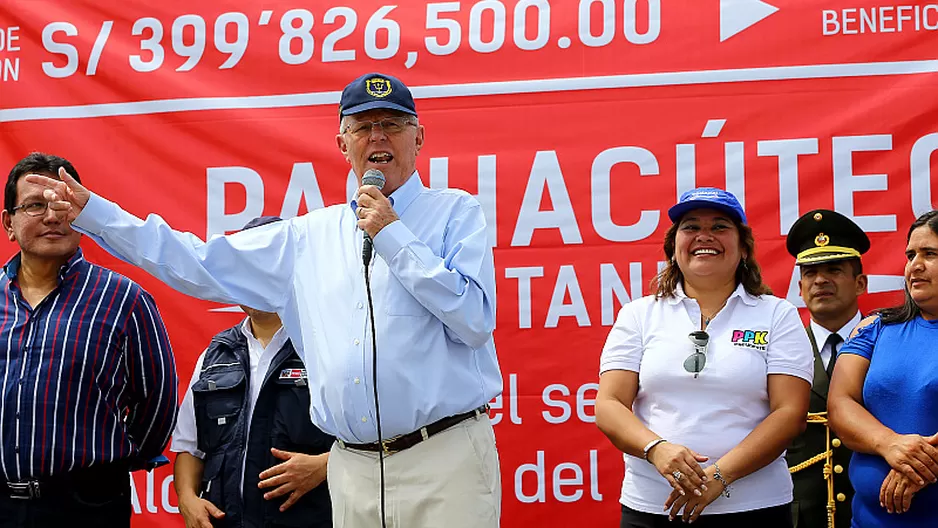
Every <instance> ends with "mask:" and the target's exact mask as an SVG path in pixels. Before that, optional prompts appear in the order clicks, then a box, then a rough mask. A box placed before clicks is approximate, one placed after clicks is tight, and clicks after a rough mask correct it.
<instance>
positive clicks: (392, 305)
mask: <svg viewBox="0 0 938 528" xmlns="http://www.w3.org/2000/svg"><path fill="white" fill-rule="evenodd" d="M384 311H385V313H387V314H388V315H402V316H408V317H419V316H425V315H430V312H429V311H428V310H427V309H426V308H424V306H423V305H422V304H420V301H418V300H417V299H416V298H415V297H414V296H413V295H411V294H410V292H409V291H407V288H405V287H404V285H403V284H401V282H400V281H399V280H397V277H395V276H394V275H393V274H390V273H389V274H388V283H387V288H385V293H384Z"/></svg>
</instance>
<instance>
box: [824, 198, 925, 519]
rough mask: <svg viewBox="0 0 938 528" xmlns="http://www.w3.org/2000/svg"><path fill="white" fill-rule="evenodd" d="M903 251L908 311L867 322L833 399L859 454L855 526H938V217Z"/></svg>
mask: <svg viewBox="0 0 938 528" xmlns="http://www.w3.org/2000/svg"><path fill="white" fill-rule="evenodd" d="M905 253H906V264H905V303H904V304H903V305H901V306H898V307H895V308H889V309H886V310H882V311H880V312H879V313H878V314H877V315H874V316H873V317H869V318H867V319H866V320H865V321H863V322H862V323H860V325H859V326H858V327H857V330H855V331H854V336H853V337H852V338H851V339H850V340H849V341H848V342H847V344H845V345H844V347H843V348H842V349H841V351H840V357H839V358H838V359H837V363H836V367H835V370H834V375H833V378H832V380H831V386H830V393H829V395H828V400H827V407H828V411H829V413H830V420H831V427H832V428H833V429H834V431H835V432H836V433H837V435H838V436H839V437H840V438H841V440H842V441H843V442H844V443H845V444H846V445H847V447H849V448H850V449H852V450H853V451H854V455H853V459H852V460H851V462H850V482H851V483H852V484H853V487H854V488H855V489H856V495H855V496H854V498H853V520H852V526H853V527H854V528H880V527H901V528H919V527H922V528H924V527H929V528H934V527H936V526H938V485H936V484H935V482H936V481H938V448H936V446H938V211H931V212H928V213H925V214H924V215H922V216H920V217H919V218H918V219H917V220H916V221H915V222H913V223H912V226H911V227H910V228H909V234H908V245H907V247H906V252H905Z"/></svg>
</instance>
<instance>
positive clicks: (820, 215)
mask: <svg viewBox="0 0 938 528" xmlns="http://www.w3.org/2000/svg"><path fill="white" fill-rule="evenodd" d="M822 218H824V215H822V214H821V213H814V221H815V222H820V221H821V219H822Z"/></svg>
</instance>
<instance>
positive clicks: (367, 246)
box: [362, 233, 387, 528]
mask: <svg viewBox="0 0 938 528" xmlns="http://www.w3.org/2000/svg"><path fill="white" fill-rule="evenodd" d="M372 249H373V244H372V243H371V240H370V239H369V238H368V234H367V233H365V240H364V243H363V244H362V259H363V260H364V264H365V293H366V294H367V296H368V318H369V320H370V321H371V388H372V394H373V395H374V400H375V424H376V426H377V429H378V465H379V473H380V480H379V482H380V484H379V485H380V486H381V494H380V495H381V498H380V511H381V528H387V521H386V517H387V515H386V514H387V511H386V496H385V495H386V492H385V483H384V436H383V435H382V433H381V405H380V404H379V402H378V337H377V327H376V326H375V306H374V301H373V299H372V295H371V255H372Z"/></svg>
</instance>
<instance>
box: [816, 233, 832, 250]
mask: <svg viewBox="0 0 938 528" xmlns="http://www.w3.org/2000/svg"><path fill="white" fill-rule="evenodd" d="M830 243H831V239H830V238H828V237H827V235H825V234H824V233H818V235H817V236H816V237H814V245H815V246H817V247H824V246H826V245H828V244H830Z"/></svg>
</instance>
